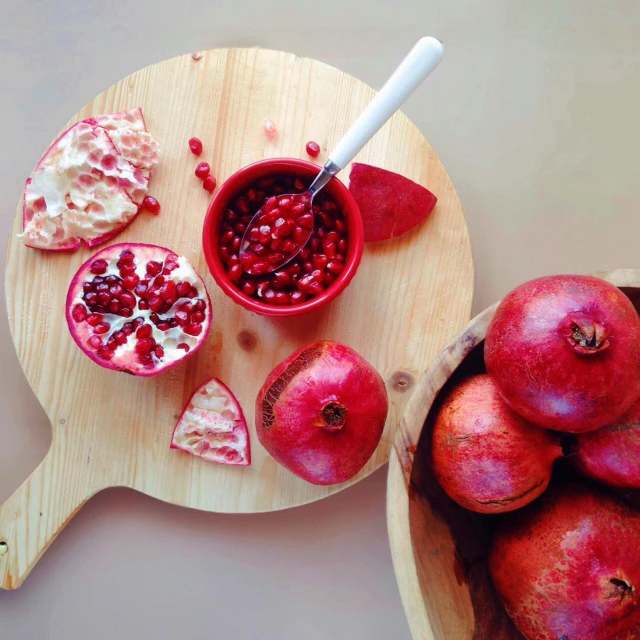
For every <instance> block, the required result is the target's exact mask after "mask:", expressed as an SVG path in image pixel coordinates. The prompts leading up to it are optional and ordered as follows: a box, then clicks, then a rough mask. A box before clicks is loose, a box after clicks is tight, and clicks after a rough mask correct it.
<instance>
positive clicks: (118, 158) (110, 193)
mask: <svg viewBox="0 0 640 640" xmlns="http://www.w3.org/2000/svg"><path fill="white" fill-rule="evenodd" d="M158 158H159V150H158V145H157V143H156V141H155V140H154V139H153V137H152V136H151V134H149V133H148V132H147V130H146V127H145V123H144V119H143V117H142V110H141V109H140V107H135V108H133V109H130V110H128V111H122V112H120V113H111V114H105V115H99V116H92V117H90V118H87V119H86V120H82V121H80V122H77V123H76V124H74V125H73V126H72V127H70V128H69V129H67V130H66V131H65V132H64V133H63V134H62V135H61V136H60V137H59V138H57V140H55V141H54V142H53V144H51V146H50V147H49V148H48V149H47V150H46V151H45V152H44V155H43V156H42V158H40V160H39V162H38V164H37V165H36V167H35V169H34V170H33V171H32V173H31V175H30V176H29V178H28V179H27V182H26V185H25V189H24V198H23V200H24V204H23V208H22V227H23V233H22V234H21V235H20V237H21V238H22V239H23V240H24V242H25V244H26V245H27V246H28V247H33V248H36V249H48V250H50V251H65V250H73V249H77V248H78V247H79V246H80V245H81V244H82V243H84V244H86V245H87V246H89V247H93V246H95V245H98V244H100V243H102V242H106V241H107V240H109V239H110V238H112V237H113V236H115V235H116V234H117V233H119V232H120V231H121V230H122V229H124V227H126V226H127V225H128V224H129V223H130V222H131V221H132V220H133V218H134V217H135V215H136V214H137V213H138V211H139V209H140V205H141V204H142V202H143V200H144V198H145V196H146V195H147V191H148V185H149V177H150V175H151V170H152V169H153V167H154V166H155V165H156V164H157V163H158Z"/></svg>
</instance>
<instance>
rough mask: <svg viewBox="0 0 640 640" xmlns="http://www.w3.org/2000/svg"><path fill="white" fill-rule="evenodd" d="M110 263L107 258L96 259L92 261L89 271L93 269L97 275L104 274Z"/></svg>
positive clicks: (92, 271)
mask: <svg viewBox="0 0 640 640" xmlns="http://www.w3.org/2000/svg"><path fill="white" fill-rule="evenodd" d="M108 266H109V265H108V264H107V261H106V260H94V261H93V262H92V263H91V268H90V269H89V271H91V273H95V274H96V275H102V274H103V273H106V271H107V268H108Z"/></svg>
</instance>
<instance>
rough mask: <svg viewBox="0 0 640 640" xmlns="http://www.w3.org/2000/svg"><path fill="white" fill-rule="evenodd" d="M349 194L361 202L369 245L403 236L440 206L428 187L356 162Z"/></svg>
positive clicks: (352, 170) (351, 174) (396, 174)
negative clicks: (437, 205)
mask: <svg viewBox="0 0 640 640" xmlns="http://www.w3.org/2000/svg"><path fill="white" fill-rule="evenodd" d="M349 191H350V192H351V195H352V196H353V197H354V199H355V201H356V202H357V203H358V208H359V209H360V213H361V215H362V223H363V225H364V240H365V242H378V241H380V240H388V239H389V238H395V237H397V236H399V235H402V234H403V233H405V232H406V231H409V229H411V228H413V227H415V226H416V225H417V224H419V223H420V222H422V221H423V220H424V219H425V218H426V217H427V216H428V215H429V214H430V213H431V211H432V210H433V208H434V207H435V206H436V202H437V198H436V196H435V195H434V194H433V193H431V191H429V189H426V188H425V187H423V186H421V185H419V184H417V183H416V182H413V180H409V178H405V177H404V176H401V175H400V174H398V173H394V172H393V171H387V170H386V169H381V168H380V167H373V166H371V165H369V164H362V163H359V162H354V163H353V164H352V166H351V173H350V174H349Z"/></svg>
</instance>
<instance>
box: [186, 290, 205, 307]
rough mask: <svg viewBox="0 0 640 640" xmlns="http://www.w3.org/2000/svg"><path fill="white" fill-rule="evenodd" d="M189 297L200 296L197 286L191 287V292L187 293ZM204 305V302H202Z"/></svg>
mask: <svg viewBox="0 0 640 640" xmlns="http://www.w3.org/2000/svg"><path fill="white" fill-rule="evenodd" d="M187 297H188V298H197V297H198V290H197V289H196V288H195V287H191V289H189V293H188V294H187ZM202 304H203V305H204V302H203V303H202Z"/></svg>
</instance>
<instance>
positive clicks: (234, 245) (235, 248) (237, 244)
mask: <svg viewBox="0 0 640 640" xmlns="http://www.w3.org/2000/svg"><path fill="white" fill-rule="evenodd" d="M241 242H242V238H241V237H240V236H236V237H235V238H234V239H233V241H232V242H231V250H232V251H238V249H240V243H241ZM231 257H232V258H237V256H235V255H232V256H231Z"/></svg>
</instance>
